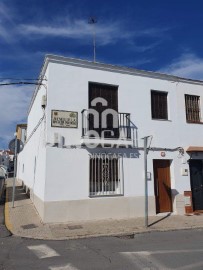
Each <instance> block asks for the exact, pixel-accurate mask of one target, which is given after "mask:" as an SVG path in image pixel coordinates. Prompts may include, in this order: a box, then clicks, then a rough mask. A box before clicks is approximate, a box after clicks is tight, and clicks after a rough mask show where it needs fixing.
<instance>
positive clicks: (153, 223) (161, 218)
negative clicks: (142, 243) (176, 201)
mask: <svg viewBox="0 0 203 270" xmlns="http://www.w3.org/2000/svg"><path fill="white" fill-rule="evenodd" d="M170 216H171V213H169V214H167V215H166V216H163V217H160V219H158V220H156V221H154V222H152V223H151V224H149V225H148V227H151V226H153V225H155V224H157V223H159V222H161V221H162V220H164V219H166V218H168V217H170Z"/></svg>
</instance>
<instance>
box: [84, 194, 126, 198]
mask: <svg viewBox="0 0 203 270" xmlns="http://www.w3.org/2000/svg"><path fill="white" fill-rule="evenodd" d="M123 196H124V194H103V195H99V194H97V195H89V198H90V199H92V198H104V197H105V198H106V197H123Z"/></svg>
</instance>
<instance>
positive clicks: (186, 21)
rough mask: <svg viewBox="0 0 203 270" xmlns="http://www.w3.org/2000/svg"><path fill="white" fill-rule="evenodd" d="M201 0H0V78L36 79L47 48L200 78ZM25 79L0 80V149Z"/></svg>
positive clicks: (23, 103)
mask: <svg viewBox="0 0 203 270" xmlns="http://www.w3.org/2000/svg"><path fill="white" fill-rule="evenodd" d="M202 10H203V1H201V0H194V1H192V0H184V1H183V0H170V1H169V0H164V1H163V0H162V1H159V0H156V1H150V0H148V1H147V0H142V1H136V0H132V1H131V0H126V1H121V0H116V1H115V0H108V1H105V0H102V1H100V0H94V1H90V0H74V1H69V0H23V1H22V0H5V1H4V0H0V57H1V58H0V78H1V79H0V80H1V82H5V81H6V82H9V81H11V80H10V79H9V78H19V79H26V78H36V77H37V76H38V74H39V71H40V68H41V65H42V62H43V58H44V55H45V54H47V53H51V54H58V55H64V56H69V57H75V58H83V59H88V60H92V59H93V50H92V35H91V33H92V32H91V26H90V25H88V23H87V21H88V18H89V17H90V16H96V18H97V20H98V22H97V24H96V43H97V49H96V54H97V57H96V58H97V59H96V60H97V61H98V62H104V63H111V64H116V65H123V66H129V67H135V68H139V69H145V70H152V71H161V72H164V73H169V74H175V75H178V76H183V77H188V78H193V79H203V50H202V48H203V38H202V32H203V30H202V25H203V11H202ZM33 89H34V88H33V87H32V86H29V87H28V86H23V87H22V86H20V87H19V86H18V87H17V86H7V87H0V107H1V108H3V110H2V109H1V117H0V149H1V148H7V144H8V141H9V140H10V139H12V137H13V133H14V131H15V126H16V124H17V123H23V122H25V121H26V115H27V109H28V105H29V102H30V98H31V95H32V92H33Z"/></svg>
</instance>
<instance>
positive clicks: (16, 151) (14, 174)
mask: <svg viewBox="0 0 203 270" xmlns="http://www.w3.org/2000/svg"><path fill="white" fill-rule="evenodd" d="M14 135H15V155H14V173H13V194H12V207H13V208H14V202H15V187H16V169H17V153H18V139H17V133H15V134H14Z"/></svg>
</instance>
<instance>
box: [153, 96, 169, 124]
mask: <svg viewBox="0 0 203 270" xmlns="http://www.w3.org/2000/svg"><path fill="white" fill-rule="evenodd" d="M167 95H168V93H165V92H159V91H151V110H152V119H165V120H167V119H168V108H167Z"/></svg>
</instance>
